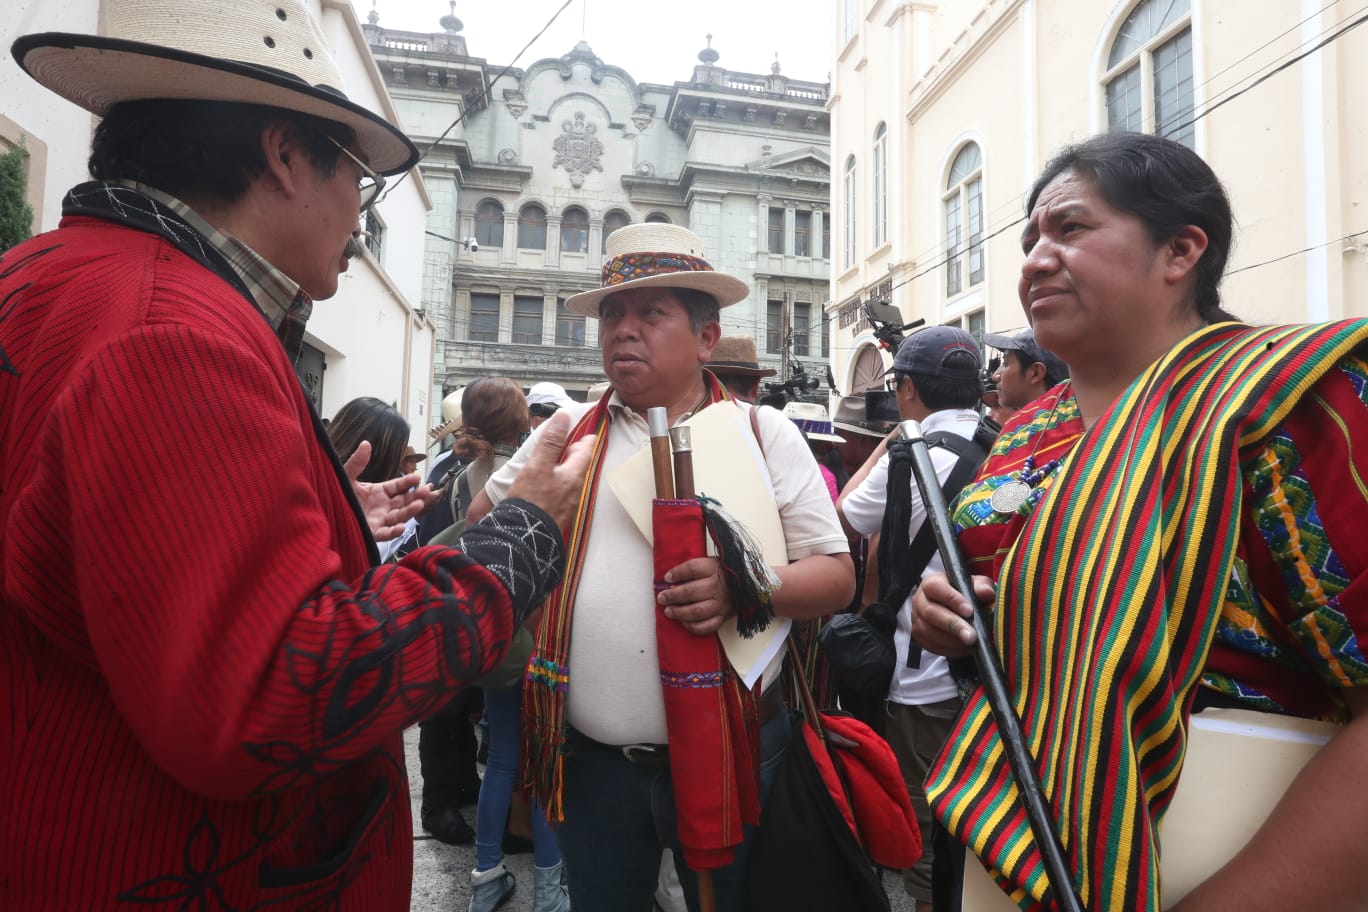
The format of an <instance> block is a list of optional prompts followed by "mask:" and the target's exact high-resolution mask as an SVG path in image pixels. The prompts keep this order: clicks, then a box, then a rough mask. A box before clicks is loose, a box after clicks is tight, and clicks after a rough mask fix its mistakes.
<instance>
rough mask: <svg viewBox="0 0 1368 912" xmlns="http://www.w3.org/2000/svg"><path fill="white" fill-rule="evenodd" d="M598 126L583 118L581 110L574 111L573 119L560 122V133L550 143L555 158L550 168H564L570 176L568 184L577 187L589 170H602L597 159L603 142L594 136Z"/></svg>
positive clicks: (601, 150) (600, 155) (600, 153)
mask: <svg viewBox="0 0 1368 912" xmlns="http://www.w3.org/2000/svg"><path fill="white" fill-rule="evenodd" d="M597 132H598V127H597V126H595V125H594V124H592V123H589V122H587V121H586V120H585V119H584V112H583V111H576V112H575V119H574V120H565V121H562V122H561V135H560V136H557V137H556V141H555V142H554V143H552V144H551V148H552V149H554V150H555V152H556V158H555V160H554V161H552V162H551V167H552V168H564V169H565V173H566V174H568V175H569V176H570V186H572V187H579V186H581V185H582V184H583V183H584V177H585V175H586V174H588V173H589V172H590V171H602V170H603V165H602V164H600V163H599V159H600V158H601V157H602V156H603V143H601V142H599V140H598V137H597V136H595V135H594V134H596V133H597Z"/></svg>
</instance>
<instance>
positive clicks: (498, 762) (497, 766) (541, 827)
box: [475, 687, 561, 871]
mask: <svg viewBox="0 0 1368 912" xmlns="http://www.w3.org/2000/svg"><path fill="white" fill-rule="evenodd" d="M484 699H485V718H487V719H488V720H489V762H488V763H487V764H485V774H484V781H483V782H482V783H481V784H480V804H479V806H478V807H477V808H476V809H475V869H476V870H477V871H488V870H489V869H490V868H492V867H494V866H496V865H497V864H498V863H499V862H501V861H503V848H502V846H503V837H504V827H505V825H506V824H507V822H508V806H509V803H510V802H511V801H512V800H513V783H514V781H515V780H516V779H517V777H518V759H519V755H520V753H521V751H522V688H521V687H489V688H486V689H485V698H484ZM532 857H533V859H535V862H536V865H537V867H539V868H550V867H554V866H556V865H558V864H560V860H561V859H560V849H559V847H557V845H556V835H555V833H553V832H551V827H550V826H548V825H547V822H546V815H545V814H543V813H542V809H541V805H540V804H538V803H537V802H536V801H535V800H533V802H532Z"/></svg>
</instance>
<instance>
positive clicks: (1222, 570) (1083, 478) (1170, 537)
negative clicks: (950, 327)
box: [927, 321, 1368, 912]
mask: <svg viewBox="0 0 1368 912" xmlns="http://www.w3.org/2000/svg"><path fill="white" fill-rule="evenodd" d="M1366 340H1368V323H1365V322H1363V321H1352V322H1341V323H1335V324H1323V325H1317V326H1291V327H1267V328H1259V329H1251V328H1249V327H1246V326H1242V325H1239V324H1232V323H1226V324H1220V325H1217V326H1212V327H1207V328H1205V329H1203V330H1201V331H1199V332H1197V333H1195V334H1194V335H1192V336H1190V337H1188V338H1187V339H1185V340H1183V341H1182V342H1181V343H1180V344H1179V345H1178V346H1176V347H1175V348H1174V349H1173V350H1172V351H1170V352H1169V353H1168V354H1167V355H1166V356H1165V357H1164V358H1162V359H1160V360H1159V361H1158V362H1156V363H1155V364H1154V365H1152V366H1151V367H1150V368H1149V369H1148V370H1146V371H1145V372H1144V373H1143V374H1142V375H1141V376H1140V377H1139V378H1137V379H1136V380H1135V382H1134V383H1132V384H1131V386H1130V387H1129V389H1127V391H1126V392H1125V393H1124V394H1123V395H1122V396H1121V398H1120V399H1119V400H1118V401H1117V402H1116V403H1115V404H1114V405H1113V406H1112V408H1111V409H1110V410H1109V411H1108V412H1107V413H1106V414H1105V415H1103V416H1102V418H1101V419H1100V420H1099V421H1098V423H1097V425H1096V426H1095V427H1094V428H1093V429H1092V430H1091V431H1090V432H1089V433H1088V434H1086V435H1085V436H1084V437H1083V438H1082V439H1081V441H1080V442H1079V445H1078V447H1077V449H1076V450H1075V451H1074V452H1073V453H1071V454H1070V455H1069V456H1068V457H1067V458H1066V459H1065V461H1064V463H1063V465H1061V467H1060V468H1059V470H1058V472H1059V475H1058V477H1057V479H1056V480H1055V483H1054V486H1053V487H1052V488H1051V490H1050V491H1049V492H1048V495H1047V496H1046V497H1045V498H1044V499H1043V500H1042V501H1041V503H1040V504H1039V506H1037V507H1036V509H1035V511H1034V514H1033V515H1032V516H1031V517H1030V518H1029V519H1028V520H1027V521H1026V523H1025V525H1024V526H1023V528H1022V531H1021V534H1020V537H1019V538H1018V540H1017V542H1016V543H1015V544H1014V545H1013V546H1012V547H1011V549H1010V551H1009V552H1008V554H1007V557H1006V560H1005V562H1004V564H1003V567H1002V572H1001V575H1000V577H999V591H998V604H997V608H996V610H995V612H994V618H993V626H994V633H995V636H996V642H997V644H998V645H997V651H998V653H999V655H1000V656H1001V658H1002V665H1003V669H1004V671H1005V673H1006V680H1007V686H1008V688H1009V690H1010V692H1011V693H1012V694H1014V702H1015V705H1016V710H1017V713H1018V715H1019V716H1020V717H1021V719H1022V728H1023V731H1024V734H1025V736H1026V741H1027V744H1028V745H1029V746H1030V748H1031V751H1032V754H1033V755H1034V756H1035V757H1036V761H1037V769H1038V771H1039V772H1040V777H1041V781H1042V785H1043V786H1044V788H1045V792H1046V794H1047V796H1049V798H1050V804H1051V809H1052V812H1053V816H1054V818H1055V821H1056V824H1057V825H1058V824H1060V823H1061V821H1063V822H1064V824H1065V825H1063V826H1062V827H1060V828H1059V831H1060V832H1061V833H1062V836H1063V841H1064V844H1065V849H1066V851H1067V854H1068V857H1069V862H1070V866H1071V869H1072V870H1073V872H1074V879H1075V883H1076V885H1077V887H1078V889H1079V891H1080V894H1081V896H1082V898H1083V901H1084V903H1085V904H1086V906H1087V907H1088V908H1089V909H1091V910H1094V912H1100V910H1108V912H1119V910H1141V909H1143V910H1153V912H1158V910H1159V909H1160V903H1161V895H1160V884H1159V867H1158V861H1159V859H1158V839H1157V835H1156V829H1157V825H1158V822H1159V820H1160V818H1161V817H1162V814H1163V812H1164V811H1165V810H1166V809H1167V807H1168V804H1169V801H1170V800H1171V799H1172V796H1173V792H1174V789H1175V787H1176V785H1177V780H1178V774H1179V772H1180V771H1181V769H1182V758H1183V752H1184V750H1185V747H1186V741H1187V733H1186V724H1187V714H1188V711H1189V709H1190V707H1191V702H1192V697H1193V694H1194V688H1195V687H1196V685H1197V683H1198V680H1199V678H1200V674H1201V671H1202V668H1203V666H1204V664H1205V661H1206V656H1207V651H1208V649H1209V647H1210V645H1211V641H1212V637H1213V635H1214V632H1215V627H1216V622H1217V620H1218V618H1219V616H1220V611H1221V605H1222V602H1223V600H1224V595H1225V589H1226V581H1227V580H1228V579H1229V576H1230V572H1231V566H1232V563H1233V561H1234V557H1235V551H1236V545H1237V543H1238V528H1239V519H1238V514H1239V510H1240V497H1241V483H1240V473H1239V460H1240V457H1241V455H1242V454H1247V453H1248V452H1249V451H1250V450H1251V448H1253V447H1255V446H1257V445H1258V444H1259V443H1260V442H1261V441H1262V440H1263V439H1264V438H1266V437H1267V436H1268V435H1269V434H1271V433H1272V432H1273V431H1274V430H1275V429H1276V428H1277V426H1278V424H1279V422H1281V421H1282V420H1283V419H1284V418H1285V417H1286V416H1287V414H1288V413H1289V412H1290V411H1291V410H1292V408H1293V407H1294V406H1295V405H1296V404H1297V402H1298V401H1299V400H1300V398H1301V397H1302V395H1303V394H1305V393H1306V391H1307V390H1308V389H1309V388H1310V387H1311V386H1312V385H1313V384H1314V383H1315V382H1316V381H1317V380H1318V379H1319V378H1320V377H1321V376H1322V375H1323V374H1324V373H1325V372H1326V371H1328V370H1330V369H1331V368H1333V367H1334V365H1335V364H1336V363H1337V362H1338V361H1339V360H1340V359H1341V358H1343V357H1344V356H1345V355H1347V354H1348V353H1349V352H1350V351H1352V350H1353V349H1354V348H1355V347H1356V346H1358V345H1360V344H1362V343H1364V342H1365V341H1366ZM927 792H928V797H929V798H930V800H931V803H932V807H933V808H934V810H935V812H936V815H937V816H938V817H939V818H940V820H941V821H942V822H943V823H944V824H945V825H946V826H947V827H948V828H949V830H950V832H951V833H953V834H954V835H955V836H956V837H957V838H959V840H960V841H961V842H963V843H965V844H966V845H967V846H969V848H970V849H971V850H972V851H973V852H974V853H975V854H976V855H978V856H979V857H980V858H981V859H983V860H984V862H985V864H986V865H987V866H988V867H989V869H990V870H991V871H992V872H993V874H994V876H996V877H997V878H998V882H999V885H1000V886H1002V887H1003V888H1004V890H1006V891H1007V892H1009V893H1010V892H1012V891H1014V890H1024V892H1018V893H1017V897H1018V904H1019V905H1020V907H1021V908H1022V909H1027V910H1032V909H1039V908H1042V902H1043V900H1044V899H1045V893H1046V878H1045V874H1044V869H1043V867H1042V865H1041V862H1040V855H1039V851H1038V850H1037V848H1036V846H1035V843H1034V839H1033V838H1032V836H1031V834H1030V831H1029V828H1028V827H1027V826H1026V818H1025V811H1024V809H1023V808H1022V805H1021V799H1020V793H1019V792H1018V790H1017V786H1016V783H1015V781H1014V780H1013V779H1012V777H1011V774H1010V771H1009V768H1008V766H1007V764H1006V762H1005V755H1004V753H1003V746H1002V742H1001V739H1000V738H999V736H998V734H997V731H996V729H995V728H994V726H993V723H992V716H991V712H990V710H989V708H988V704H987V700H986V698H985V697H984V695H983V692H982V690H981V689H980V690H979V691H977V692H976V693H975V694H974V695H972V696H971V698H970V701H969V703H968V705H967V706H966V708H965V711H964V712H963V713H962V715H961V717H960V720H959V722H958V723H957V726H956V729H955V732H954V734H953V735H952V736H951V738H950V739H949V741H948V742H947V744H946V747H945V749H944V750H943V751H942V753H941V756H940V758H939V759H938V761H937V764H936V766H935V767H934V768H933V769H932V772H931V775H930V777H929V778H928V780H927Z"/></svg>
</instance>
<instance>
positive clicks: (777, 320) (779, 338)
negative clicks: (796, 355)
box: [765, 301, 784, 355]
mask: <svg viewBox="0 0 1368 912" xmlns="http://www.w3.org/2000/svg"><path fill="white" fill-rule="evenodd" d="M783 348H784V302H783V301H769V302H767V303H766V305H765V351H766V352H768V353H769V354H771V355H777V354H779V352H780V351H782V350H783Z"/></svg>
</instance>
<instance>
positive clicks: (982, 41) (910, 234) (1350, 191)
mask: <svg viewBox="0 0 1368 912" xmlns="http://www.w3.org/2000/svg"><path fill="white" fill-rule="evenodd" d="M1322 5H1323V4H1322V3H1317V2H1314V0H1297V2H1291V0H1249V2H1243V3H1240V4H1239V5H1238V7H1236V6H1235V5H1233V4H1231V3H1229V2H1227V0H1193V12H1192V21H1193V36H1194V58H1195V59H1194V84H1195V86H1196V91H1195V102H1196V105H1197V108H1198V110H1199V111H1201V110H1202V109H1203V108H1204V107H1205V106H1206V105H1208V104H1210V103H1211V102H1212V101H1213V100H1216V99H1219V98H1221V97H1224V96H1226V95H1228V94H1229V93H1230V92H1231V91H1233V90H1236V89H1238V88H1240V87H1244V86H1248V85H1249V84H1250V83H1251V82H1252V81H1253V79H1255V78H1257V77H1258V76H1259V75H1261V74H1264V73H1267V72H1269V71H1270V70H1271V69H1272V68H1273V67H1275V66H1276V65H1277V64H1278V63H1279V62H1281V61H1282V60H1285V59H1287V57H1289V56H1290V55H1291V54H1293V53H1296V52H1297V51H1298V49H1299V48H1305V47H1307V46H1309V45H1310V44H1311V43H1313V42H1314V41H1315V40H1317V39H1318V37H1319V36H1322V35H1323V34H1327V33H1329V32H1330V31H1332V30H1333V29H1334V28H1335V27H1336V26H1337V25H1338V24H1343V23H1344V22H1346V21H1348V20H1350V19H1352V18H1353V17H1354V15H1356V14H1357V11H1356V10H1355V9H1354V8H1352V5H1351V4H1350V3H1348V2H1344V0H1341V2H1339V3H1336V4H1333V5H1332V6H1330V7H1328V8H1326V9H1325V10H1324V11H1322V10H1321V6H1322ZM836 6H837V9H836V11H835V19H834V25H835V28H836V30H837V33H838V34H839V30H840V28H841V9H840V6H841V4H840V3H837V4H836ZM1134 6H1135V3H1134V0H1118V2H1113V0H1104V2H1096V0H1052V2H1050V3H1043V2H1041V0H981V2H965V0H955V2H950V0H945V2H941V3H931V2H925V3H921V2H912V3H896V2H894V0H881V2H879V3H875V4H873V5H871V4H869V3H867V2H863V3H862V10H863V15H862V17H861V20H860V33H859V37H858V38H857V39H856V40H855V41H853V42H852V43H851V44H850V45H849V46H847V47H840V46H838V48H837V54H838V57H837V62H836V66H835V67H834V69H833V80H834V83H833V87H832V92H833V102H832V104H831V110H832V122H833V128H832V141H833V148H832V203H833V213H832V216H833V220H834V224H835V226H837V228H838V229H839V228H840V226H842V225H843V223H844V208H845V203H844V197H843V192H842V179H843V171H844V166H845V160H846V158H847V156H848V155H849V154H850V153H851V152H852V151H854V152H855V154H856V156H857V159H858V162H859V167H860V172H861V173H860V194H859V203H858V206H859V221H858V229H859V232H860V239H859V243H858V244H857V251H856V252H857V263H856V266H855V267H854V268H853V269H850V270H846V269H845V268H844V264H843V262H842V260H841V259H840V257H841V254H842V252H843V248H842V241H841V240H840V239H838V237H839V235H840V231H839V230H838V231H837V232H836V233H835V234H834V235H833V239H832V246H833V252H834V257H833V269H832V272H833V274H834V279H833V287H832V301H833V310H834V309H836V308H839V307H840V305H841V304H843V303H845V302H846V301H848V300H850V299H851V298H852V297H853V296H855V295H857V294H860V293H861V292H862V291H864V290H866V289H868V288H870V287H873V286H875V285H877V283H878V282H879V281H880V280H882V279H883V278H884V277H885V276H886V275H887V265H888V263H889V262H893V263H895V271H894V273H893V275H894V276H895V283H896V282H898V281H902V280H904V279H907V278H908V277H910V276H912V275H913V274H916V273H919V272H923V271H926V275H924V276H922V277H920V278H916V279H912V280H911V281H908V282H907V283H906V284H904V285H902V286H901V287H899V288H897V289H895V291H894V296H893V302H894V303H895V304H897V305H898V306H899V307H900V308H902V310H903V312H904V314H905V315H906V316H907V318H908V319H911V318H913V317H923V318H925V319H926V320H927V321H928V322H932V323H934V322H947V321H949V320H951V319H953V318H955V317H959V316H962V315H963V314H964V313H965V312H966V311H967V310H969V309H972V308H975V307H977V306H980V305H981V306H982V307H983V308H984V310H985V314H986V323H987V327H988V329H989V330H990V331H992V330H1005V329H1012V328H1015V327H1018V326H1021V325H1023V324H1024V319H1023V317H1022V315H1021V311H1020V306H1019V304H1018V303H1017V300H1016V279H1017V275H1018V271H1019V268H1020V262H1021V251H1020V246H1019V234H1020V227H1019V226H1014V225H1012V223H1013V222H1015V221H1016V220H1017V219H1018V218H1020V217H1021V215H1022V205H1023V201H1024V196H1025V193H1026V192H1027V190H1028V189H1029V186H1030V183H1031V181H1032V180H1033V178H1034V175H1035V174H1036V173H1038V171H1039V169H1040V168H1041V167H1042V166H1043V164H1044V162H1045V161H1046V160H1047V159H1048V157H1049V155H1050V154H1051V153H1052V152H1054V151H1055V150H1057V149H1058V148H1060V147H1061V146H1063V145H1065V144H1067V143H1068V142H1072V141H1077V140H1080V139H1083V138H1086V137H1087V136H1089V135H1092V134H1093V133H1094V132H1095V131H1097V130H1099V129H1101V128H1102V125H1103V124H1104V123H1105V113H1104V111H1103V107H1102V105H1103V93H1102V89H1101V85H1100V81H1099V77H1100V74H1101V69H1102V68H1103V67H1105V62H1106V55H1107V53H1108V50H1109V48H1110V45H1111V42H1112V40H1113V38H1114V36H1115V33H1116V29H1117V27H1118V26H1119V25H1120V23H1121V22H1122V21H1123V20H1124V19H1125V17H1126V16H1127V15H1128V14H1129V12H1130V11H1131V10H1132V9H1133V8H1134ZM1304 19H1305V20H1307V21H1306V22H1305V23H1303V20H1304ZM899 22H902V23H905V24H907V25H908V26H910V27H908V28H906V29H903V30H901V31H900V30H899V29H898V27H897V23H899ZM890 23H893V24H892V25H890ZM1284 33H1286V34H1284ZM1278 36H1281V37H1278ZM1270 42H1271V43H1270ZM899 55H901V56H899ZM895 60H896V61H897V63H896V64H895ZM1366 78H1368V30H1354V31H1351V32H1349V33H1348V34H1346V35H1345V36H1344V37H1342V38H1340V39H1339V40H1338V41H1336V42H1334V43H1332V44H1330V45H1328V46H1327V47H1326V48H1324V49H1322V50H1321V51H1319V52H1317V53H1315V54H1312V55H1311V56H1309V57H1307V58H1306V60H1304V61H1302V62H1299V63H1296V64H1293V65H1292V66H1291V67H1289V68H1288V69H1287V70H1286V71H1284V72H1281V73H1279V74H1277V75H1274V76H1272V77H1271V78H1269V79H1268V80H1267V81H1265V82H1263V83H1262V84H1260V85H1258V86H1257V87H1255V88H1253V89H1252V90H1250V91H1249V92H1248V93H1247V94H1245V95H1243V96H1241V97H1239V98H1236V99H1235V100H1233V101H1231V102H1230V103H1229V104H1226V105H1224V106H1223V107H1221V108H1219V109H1216V110H1215V111H1213V112H1212V113H1211V114H1210V115H1209V116H1207V117H1205V118H1204V119H1202V120H1199V121H1198V123H1197V133H1196V137H1197V138H1196V145H1197V151H1198V152H1199V153H1200V154H1202V155H1203V157H1204V158H1206V160H1207V161H1208V162H1209V163H1210V164H1211V165H1212V167H1213V169H1214V170H1215V171H1216V173H1217V174H1218V175H1219V176H1220V177H1221V179H1222V180H1223V181H1224V183H1225V184H1226V187H1227V189H1228V191H1229V193H1230V197H1231V201H1232V204H1233V206H1234V210H1235V215H1236V221H1237V235H1236V245H1235V249H1234V252H1233V255H1232V258H1231V262H1230V270H1231V273H1232V274H1229V277H1228V278H1227V280H1226V283H1225V285H1224V295H1225V300H1226V303H1227V306H1228V307H1229V308H1230V309H1231V310H1233V311H1235V312H1236V313H1237V314H1239V315H1241V316H1242V317H1244V318H1246V319H1249V320H1251V321H1255V322H1271V321H1298V320H1308V319H1321V318H1336V317H1341V316H1361V315H1366V314H1368V234H1364V235H1362V236H1361V237H1360V238H1359V241H1360V244H1359V245H1357V246H1356V245H1355V244H1354V242H1352V241H1351V242H1342V241H1339V240H1337V239H1338V238H1340V237H1342V236H1344V235H1348V234H1350V233H1352V232H1359V231H1368V164H1365V162H1368V107H1366V106H1364V105H1363V104H1362V102H1361V101H1360V100H1358V97H1357V96H1358V92H1356V90H1360V91H1361V87H1362V86H1363V85H1364V84H1365V79H1366ZM890 95H892V96H895V98H896V102H897V112H896V115H895V117H894V120H896V124H897V127H896V128H897V135H898V141H899V142H900V144H901V150H902V152H901V154H894V155H890V159H891V161H892V163H893V166H894V168H895V169H896V173H897V175H898V176H897V177H895V178H894V180H893V187H894V188H895V190H896V193H895V198H894V199H892V200H891V201H890V209H891V212H890V215H891V216H892V217H894V218H896V220H897V223H898V226H899V227H898V228H897V229H892V230H891V233H892V235H893V244H892V246H893V249H892V251H891V252H889V253H887V254H883V253H878V252H874V251H871V250H870V244H869V242H868V231H869V228H870V226H869V225H868V224H867V223H868V221H869V211H870V206H871V193H872V188H871V184H870V171H869V160H870V152H869V139H870V138H871V137H872V134H873V129H874V126H875V124H876V123H877V122H878V120H879V119H881V118H883V117H886V116H888V115H887V114H886V113H885V112H886V110H887V108H888V107H889V104H890V99H889V96H890ZM892 127H893V120H890V128H892ZM966 138H972V139H974V140H976V141H978V142H979V144H980V148H981V151H982V153H983V166H984V171H983V179H984V212H985V225H986V229H987V232H988V233H989V234H991V233H992V232H994V231H996V230H998V229H1004V228H1005V230H1003V231H1002V233H1001V234H999V235H997V236H996V237H994V238H992V239H991V240H990V241H988V246H987V261H986V269H987V275H986V278H985V281H984V283H983V285H982V286H981V289H982V291H981V293H972V294H970V295H965V296H962V297H959V298H956V299H954V300H946V298H945V294H944V285H945V271H944V267H943V266H940V265H939V264H940V261H941V260H942V259H943V257H944V253H945V251H944V239H943V231H944V228H943V210H942V207H941V195H942V192H943V190H944V187H945V177H946V172H947V169H948V167H949V163H950V160H951V156H952V155H953V154H954V151H955V149H956V148H957V146H958V145H959V143H960V142H961V141H963V140H964V139H966ZM1006 226H1011V227H1006ZM1327 242H1329V243H1327ZM1308 247H1315V248H1316V249H1315V250H1312V251H1311V252H1309V253H1300V251H1302V250H1303V249H1304V248H1308ZM1288 254H1292V255H1291V256H1287V255H1288ZM1279 257H1285V258H1283V259H1277V258H1279ZM1275 259H1277V261H1276V262H1272V263H1267V264H1266V265H1259V264H1264V263H1265V261H1270V260H1275ZM1246 267H1256V268H1249V269H1246ZM1242 269H1246V271H1239V270H1242ZM928 270H929V271H928ZM861 296H862V297H863V296H864V295H861ZM859 329H860V327H859V326H852V327H848V328H846V329H844V330H842V329H837V328H834V327H833V333H832V346H833V361H834V364H833V370H834V372H835V374H836V376H837V377H838V378H844V377H847V376H848V362H849V359H850V358H851V357H852V356H853V355H854V353H855V352H856V350H857V349H858V348H859V346H860V345H861V344H862V342H863V341H864V340H863V339H861V338H860V337H858V336H857V335H856V333H857V332H858V331H859Z"/></svg>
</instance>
